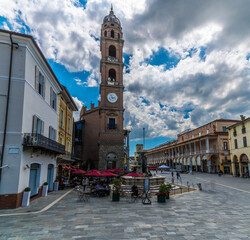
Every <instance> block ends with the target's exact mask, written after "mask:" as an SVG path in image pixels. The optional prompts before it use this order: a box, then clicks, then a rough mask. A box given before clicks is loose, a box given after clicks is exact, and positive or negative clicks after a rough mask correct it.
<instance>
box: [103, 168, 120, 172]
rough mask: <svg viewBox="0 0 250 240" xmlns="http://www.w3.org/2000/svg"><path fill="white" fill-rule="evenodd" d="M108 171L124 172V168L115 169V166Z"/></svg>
mask: <svg viewBox="0 0 250 240" xmlns="http://www.w3.org/2000/svg"><path fill="white" fill-rule="evenodd" d="M106 171H109V172H123V171H124V170H122V169H119V168H118V169H115V168H113V169H107V170H106Z"/></svg>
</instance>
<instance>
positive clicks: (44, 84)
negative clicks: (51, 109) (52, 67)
mask: <svg viewBox="0 0 250 240" xmlns="http://www.w3.org/2000/svg"><path fill="white" fill-rule="evenodd" d="M45 91H46V78H45V77H44V76H43V98H45Z"/></svg>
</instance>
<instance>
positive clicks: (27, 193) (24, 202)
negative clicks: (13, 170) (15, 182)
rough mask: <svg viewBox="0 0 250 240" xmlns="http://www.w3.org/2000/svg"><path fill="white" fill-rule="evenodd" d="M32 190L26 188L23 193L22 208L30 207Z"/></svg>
mask: <svg viewBox="0 0 250 240" xmlns="http://www.w3.org/2000/svg"><path fill="white" fill-rule="evenodd" d="M30 193H31V191H30V188H29V187H26V188H25V189H24V191H23V199H22V207H27V206H29V205H30Z"/></svg>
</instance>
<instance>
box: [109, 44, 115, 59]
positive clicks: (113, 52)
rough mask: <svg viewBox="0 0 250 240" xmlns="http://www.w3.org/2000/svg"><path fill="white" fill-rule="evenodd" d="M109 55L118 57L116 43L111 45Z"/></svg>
mask: <svg viewBox="0 0 250 240" xmlns="http://www.w3.org/2000/svg"><path fill="white" fill-rule="evenodd" d="M109 56H110V57H116V48H115V46H114V45H111V46H109Z"/></svg>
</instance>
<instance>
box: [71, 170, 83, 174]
mask: <svg viewBox="0 0 250 240" xmlns="http://www.w3.org/2000/svg"><path fill="white" fill-rule="evenodd" d="M71 173H86V171H84V170H81V169H73V170H72V172H71Z"/></svg>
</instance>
